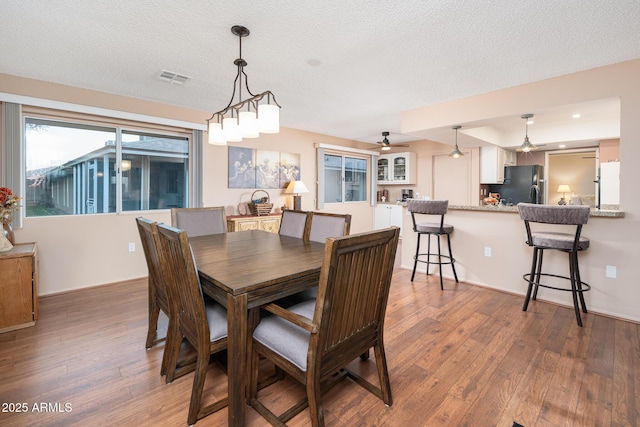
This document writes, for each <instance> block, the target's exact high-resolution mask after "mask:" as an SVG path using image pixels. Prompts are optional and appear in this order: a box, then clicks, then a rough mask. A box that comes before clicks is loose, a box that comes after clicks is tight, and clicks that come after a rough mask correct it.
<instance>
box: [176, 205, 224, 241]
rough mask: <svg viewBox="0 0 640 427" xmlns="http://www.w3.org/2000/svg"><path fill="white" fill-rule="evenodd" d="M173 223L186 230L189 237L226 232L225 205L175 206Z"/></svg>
mask: <svg viewBox="0 0 640 427" xmlns="http://www.w3.org/2000/svg"><path fill="white" fill-rule="evenodd" d="M171 225H172V226H173V227H175V228H178V229H180V230H185V231H186V232H187V235H188V236H189V237H196V236H206V235H210V234H221V233H226V232H227V217H226V214H225V208H224V206H214V207H208V208H173V209H171Z"/></svg>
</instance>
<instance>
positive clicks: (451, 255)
mask: <svg viewBox="0 0 640 427" xmlns="http://www.w3.org/2000/svg"><path fill="white" fill-rule="evenodd" d="M447 247H448V248H449V259H450V260H451V268H452V269H453V277H455V279H456V283H457V282H458V273H456V264H455V263H456V260H455V259H453V252H451V236H450V235H449V234H447Z"/></svg>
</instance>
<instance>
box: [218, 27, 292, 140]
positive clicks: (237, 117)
mask: <svg viewBox="0 0 640 427" xmlns="http://www.w3.org/2000/svg"><path fill="white" fill-rule="evenodd" d="M231 32H232V33H233V34H234V35H236V36H238V40H239V45H240V55H239V58H237V59H236V60H235V61H233V63H234V64H235V65H236V67H238V73H237V75H236V78H235V80H234V81H233V93H232V94H231V99H230V100H229V103H228V104H227V106H226V107H225V108H223V109H222V110H220V111H218V112H215V113H213V115H212V116H211V118H209V120H207V128H208V133H209V144H213V145H227V142H240V141H242V139H243V138H257V137H258V136H259V135H260V134H261V133H278V132H280V105H279V104H278V103H277V102H276V98H275V96H274V95H273V93H271V91H265V92H262V93H259V94H257V95H254V94H253V93H252V92H251V90H250V89H249V82H248V77H247V74H246V73H245V72H244V67H246V66H247V61H245V60H244V59H242V38H243V37H247V36H248V35H249V29H248V28H246V27H243V26H241V25H234V26H233V27H231ZM243 77H244V87H245V89H246V91H247V93H248V94H249V95H251V98H247V99H244V100H243V99H242V87H243V85H242V80H243ZM236 93H237V94H238V102H236V103H235V104H233V105H231V104H232V103H233V102H234V99H235V97H236Z"/></svg>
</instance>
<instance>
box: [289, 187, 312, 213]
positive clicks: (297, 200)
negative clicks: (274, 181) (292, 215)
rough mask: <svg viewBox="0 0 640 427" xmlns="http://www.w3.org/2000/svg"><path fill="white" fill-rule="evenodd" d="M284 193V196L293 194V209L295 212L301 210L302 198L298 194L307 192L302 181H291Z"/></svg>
mask: <svg viewBox="0 0 640 427" xmlns="http://www.w3.org/2000/svg"><path fill="white" fill-rule="evenodd" d="M284 192H285V194H294V196H293V209H294V210H296V211H299V210H302V197H301V196H299V194H300V193H308V192H309V190H307V187H306V186H305V185H304V183H303V182H302V181H291V182H290V183H289V186H288V187H287V189H286V190H285V191H284Z"/></svg>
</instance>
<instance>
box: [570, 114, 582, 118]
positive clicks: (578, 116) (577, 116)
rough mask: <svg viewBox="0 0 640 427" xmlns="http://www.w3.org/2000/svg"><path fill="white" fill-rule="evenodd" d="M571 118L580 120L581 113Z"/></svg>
mask: <svg viewBox="0 0 640 427" xmlns="http://www.w3.org/2000/svg"><path fill="white" fill-rule="evenodd" d="M571 117H573V118H574V119H579V118H580V113H576V114H574V115H572V116H571Z"/></svg>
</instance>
